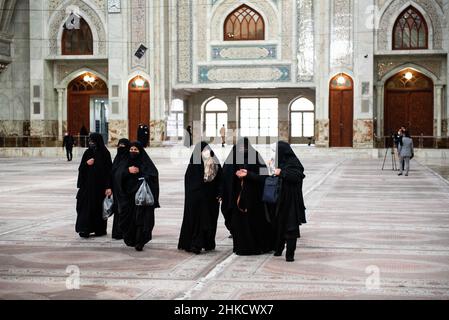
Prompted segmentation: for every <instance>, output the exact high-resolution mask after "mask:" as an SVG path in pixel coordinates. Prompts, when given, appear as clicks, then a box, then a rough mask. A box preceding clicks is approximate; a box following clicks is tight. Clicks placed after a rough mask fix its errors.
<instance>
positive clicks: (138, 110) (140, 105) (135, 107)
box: [128, 90, 150, 141]
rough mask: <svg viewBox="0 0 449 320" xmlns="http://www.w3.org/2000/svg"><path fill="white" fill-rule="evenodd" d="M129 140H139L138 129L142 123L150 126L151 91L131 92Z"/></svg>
mask: <svg viewBox="0 0 449 320" xmlns="http://www.w3.org/2000/svg"><path fill="white" fill-rule="evenodd" d="M128 118H129V139H130V140H131V141H136V140H137V129H138V127H139V124H140V123H143V124H146V125H147V126H149V123H150V91H149V90H139V91H137V90H130V91H129V107H128Z"/></svg>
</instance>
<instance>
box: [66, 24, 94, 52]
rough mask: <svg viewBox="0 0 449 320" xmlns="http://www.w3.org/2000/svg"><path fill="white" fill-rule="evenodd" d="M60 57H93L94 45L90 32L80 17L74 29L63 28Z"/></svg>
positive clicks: (87, 25)
mask: <svg viewBox="0 0 449 320" xmlns="http://www.w3.org/2000/svg"><path fill="white" fill-rule="evenodd" d="M61 48H62V55H93V54H94V43H93V35H92V30H91V28H90V26H89V24H88V23H87V22H86V20H84V19H83V18H82V17H79V22H78V23H77V26H76V28H68V27H67V25H66V24H64V26H63V32H62V40H61Z"/></svg>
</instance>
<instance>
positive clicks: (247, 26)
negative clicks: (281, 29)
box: [223, 4, 265, 41]
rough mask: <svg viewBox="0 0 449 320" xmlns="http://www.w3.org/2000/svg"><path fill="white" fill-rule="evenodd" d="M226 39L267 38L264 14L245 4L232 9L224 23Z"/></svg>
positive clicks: (224, 36)
mask: <svg viewBox="0 0 449 320" xmlns="http://www.w3.org/2000/svg"><path fill="white" fill-rule="evenodd" d="M223 39H224V40H225V41H242V40H243V41H245V40H265V21H264V19H263V17H262V15H261V14H260V13H259V12H257V11H256V10H254V9H253V8H251V7H250V6H248V5H246V4H243V5H241V6H239V7H238V8H236V9H235V10H234V11H232V12H231V13H230V14H229V15H228V16H227V17H226V19H225V22H224V25H223Z"/></svg>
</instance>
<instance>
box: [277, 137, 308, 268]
mask: <svg viewBox="0 0 449 320" xmlns="http://www.w3.org/2000/svg"><path fill="white" fill-rule="evenodd" d="M275 163H276V167H277V168H278V169H280V170H281V171H280V174H279V178H280V182H279V183H280V186H281V188H280V194H279V198H278V202H277V204H276V205H275V206H273V207H272V208H271V212H272V217H273V229H274V231H275V236H274V238H275V255H276V256H280V255H281V254H282V251H283V250H284V247H285V243H287V253H286V256H285V257H286V260H287V261H294V254H295V249H296V242H297V238H299V237H300V233H299V226H300V225H301V224H303V223H306V222H307V221H306V215H305V209H306V208H305V206H304V198H303V194H302V184H303V179H304V178H305V175H304V167H303V166H302V164H301V162H300V161H299V159H298V158H297V157H296V155H295V153H294V152H293V150H292V148H291V147H290V145H289V144H288V143H287V142H283V141H280V142H278V143H277V144H276V158H275Z"/></svg>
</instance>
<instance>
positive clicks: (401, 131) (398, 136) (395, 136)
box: [392, 126, 407, 171]
mask: <svg viewBox="0 0 449 320" xmlns="http://www.w3.org/2000/svg"><path fill="white" fill-rule="evenodd" d="M406 131H407V129H406V128H405V127H404V126H402V127H401V128H399V130H398V132H397V133H396V134H393V135H392V138H393V140H394V145H395V146H396V149H397V150H398V156H399V158H400V159H401V160H400V165H401V170H402V171H404V167H405V161H404V159H403V158H401V156H400V154H399V153H400V151H399V150H400V148H401V147H402V144H403V143H402V138H403V137H404V135H405V132H406Z"/></svg>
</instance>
